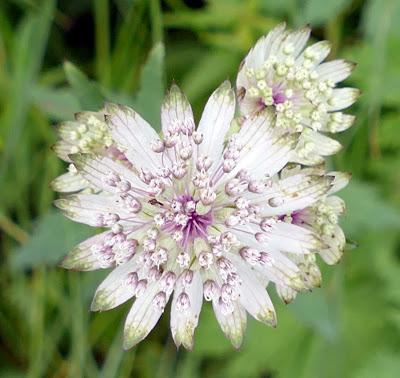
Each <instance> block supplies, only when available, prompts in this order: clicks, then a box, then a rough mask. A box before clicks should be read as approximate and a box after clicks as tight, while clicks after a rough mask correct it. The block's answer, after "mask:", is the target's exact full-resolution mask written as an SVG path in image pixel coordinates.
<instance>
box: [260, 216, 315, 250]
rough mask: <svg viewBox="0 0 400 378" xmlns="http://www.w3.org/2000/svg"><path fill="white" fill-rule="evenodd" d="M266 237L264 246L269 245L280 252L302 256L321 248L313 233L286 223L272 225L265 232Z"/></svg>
mask: <svg viewBox="0 0 400 378" xmlns="http://www.w3.org/2000/svg"><path fill="white" fill-rule="evenodd" d="M267 235H268V241H267V242H266V245H270V246H272V247H274V248H276V249H278V250H279V251H282V252H290V253H294V254H304V253H310V251H313V250H315V249H317V248H319V247H322V244H321V243H320V242H319V240H318V238H317V237H316V236H315V234H314V233H313V232H311V231H309V230H306V229H305V228H303V227H300V226H297V225H295V224H290V223H286V222H278V223H276V224H274V225H273V226H272V227H271V229H270V230H268V231H267Z"/></svg>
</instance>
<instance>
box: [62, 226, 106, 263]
mask: <svg viewBox="0 0 400 378" xmlns="http://www.w3.org/2000/svg"><path fill="white" fill-rule="evenodd" d="M108 234H109V231H105V232H102V233H101V234H98V235H95V236H92V237H91V238H89V239H86V240H85V241H83V242H82V243H80V244H78V245H77V246H76V247H75V248H73V249H72V251H70V252H69V253H68V255H67V256H66V257H65V258H64V260H63V261H62V262H61V263H60V266H62V267H63V268H65V269H73V270H82V271H89V270H97V269H104V268H108V267H110V266H112V265H113V264H114V261H109V264H108V265H106V264H105V262H104V261H100V259H98V257H97V256H96V255H95V254H94V253H93V250H92V249H91V247H92V246H93V245H95V244H100V243H102V242H103V241H104V237H105V236H106V235H108Z"/></svg>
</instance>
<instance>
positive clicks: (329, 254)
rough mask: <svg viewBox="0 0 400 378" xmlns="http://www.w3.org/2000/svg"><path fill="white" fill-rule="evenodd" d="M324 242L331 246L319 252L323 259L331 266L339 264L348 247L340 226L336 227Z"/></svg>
mask: <svg viewBox="0 0 400 378" xmlns="http://www.w3.org/2000/svg"><path fill="white" fill-rule="evenodd" d="M322 239H323V241H324V242H325V243H326V244H327V245H328V246H329V248H325V249H323V250H321V251H320V252H319V254H320V256H321V257H322V259H323V260H324V261H325V262H326V263H327V264H329V265H333V264H336V263H338V262H339V260H340V259H341V257H342V256H343V252H344V248H345V247H346V237H345V235H344V233H343V230H342V229H341V228H340V227H339V226H337V225H336V226H335V227H334V230H333V232H332V234H331V235H326V236H324V237H323V238H322Z"/></svg>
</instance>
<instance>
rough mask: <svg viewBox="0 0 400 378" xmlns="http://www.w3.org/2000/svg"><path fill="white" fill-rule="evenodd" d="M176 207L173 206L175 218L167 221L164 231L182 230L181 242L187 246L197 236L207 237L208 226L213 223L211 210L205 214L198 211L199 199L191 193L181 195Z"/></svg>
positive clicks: (176, 201)
mask: <svg viewBox="0 0 400 378" xmlns="http://www.w3.org/2000/svg"><path fill="white" fill-rule="evenodd" d="M174 202H175V208H172V209H171V210H172V212H173V219H171V220H169V221H167V222H166V223H165V224H164V226H163V231H165V232H169V233H174V232H176V231H180V232H182V236H183V238H182V240H181V244H182V246H183V247H186V246H187V244H188V243H189V242H190V241H193V240H194V239H195V238H203V239H206V238H207V236H208V234H207V228H208V226H209V225H210V224H211V223H212V220H213V219H212V212H211V210H210V211H209V212H207V213H205V214H198V213H197V212H196V204H197V202H198V200H194V199H193V197H192V196H190V195H182V196H179V197H178V198H177V199H176V200H175V201H174Z"/></svg>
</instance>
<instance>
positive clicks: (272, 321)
mask: <svg viewBox="0 0 400 378" xmlns="http://www.w3.org/2000/svg"><path fill="white" fill-rule="evenodd" d="M229 259H230V260H231V261H232V262H233V263H234V264H235V267H236V269H237V271H238V274H239V276H240V278H241V280H242V283H241V285H240V289H239V292H240V299H239V301H240V303H241V304H242V305H243V307H244V308H245V309H246V310H247V311H248V312H249V314H250V315H252V316H253V317H254V318H255V319H257V320H258V321H260V322H263V323H266V324H269V325H271V326H273V327H275V326H276V314H275V309H274V306H273V304H272V302H271V299H270V297H269V295H268V292H267V290H266V288H265V286H263V285H262V284H261V283H260V281H258V279H257V278H256V276H255V274H254V271H252V270H251V269H250V267H249V266H248V265H247V264H246V263H244V262H243V261H242V260H241V258H240V257H238V256H237V255H233V254H229Z"/></svg>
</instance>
